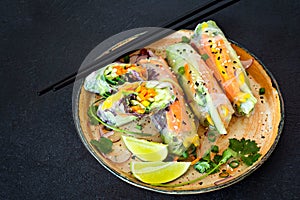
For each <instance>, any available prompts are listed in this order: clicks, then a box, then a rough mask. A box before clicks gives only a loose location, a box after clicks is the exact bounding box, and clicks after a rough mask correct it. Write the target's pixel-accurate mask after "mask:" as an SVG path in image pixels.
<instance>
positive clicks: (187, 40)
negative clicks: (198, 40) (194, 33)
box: [181, 36, 190, 43]
mask: <svg viewBox="0 0 300 200" xmlns="http://www.w3.org/2000/svg"><path fill="white" fill-rule="evenodd" d="M181 42H183V43H190V39H189V38H188V37H186V36H182V38H181Z"/></svg>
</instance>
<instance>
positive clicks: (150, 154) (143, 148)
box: [122, 136, 168, 162]
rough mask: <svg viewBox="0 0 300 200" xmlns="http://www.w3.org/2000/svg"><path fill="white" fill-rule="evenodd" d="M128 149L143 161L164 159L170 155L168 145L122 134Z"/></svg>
mask: <svg viewBox="0 0 300 200" xmlns="http://www.w3.org/2000/svg"><path fill="white" fill-rule="evenodd" d="M122 139H123V141H124V143H125V145H126V147H127V149H128V150H129V151H130V152H131V153H132V154H133V155H135V156H136V157H137V158H139V159H140V160H143V161H150V162H154V161H162V160H164V159H165V158H166V157H167V156H168V145H166V144H162V143H156V142H149V141H147V140H143V139H137V138H134V137H128V136H122Z"/></svg>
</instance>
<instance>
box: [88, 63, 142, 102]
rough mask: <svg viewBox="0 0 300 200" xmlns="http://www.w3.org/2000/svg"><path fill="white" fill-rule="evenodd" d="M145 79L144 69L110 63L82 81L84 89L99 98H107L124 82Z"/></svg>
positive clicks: (131, 65)
mask: <svg viewBox="0 0 300 200" xmlns="http://www.w3.org/2000/svg"><path fill="white" fill-rule="evenodd" d="M118 69H119V70H118ZM120 69H123V70H120ZM117 73H119V75H118V74H117ZM112 74H113V75H115V77H116V78H115V80H113V79H112V77H111V75H112ZM147 78H148V74H147V70H146V69H145V68H142V67H140V66H137V65H134V64H123V63H112V64H109V65H107V66H105V67H104V68H101V69H99V70H97V71H94V72H92V73H91V74H90V75H88V76H87V77H86V79H85V81H84V88H85V90H87V91H90V92H93V93H97V94H100V95H101V96H109V95H110V94H113V93H116V92H117V91H118V88H119V87H120V86H122V85H123V84H124V83H126V82H137V81H146V80H147ZM111 79H112V80H111ZM117 79H118V80H117Z"/></svg>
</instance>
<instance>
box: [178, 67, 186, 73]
mask: <svg viewBox="0 0 300 200" xmlns="http://www.w3.org/2000/svg"><path fill="white" fill-rule="evenodd" d="M178 73H179V74H181V75H183V74H184V73H185V70H184V67H179V68H178Z"/></svg>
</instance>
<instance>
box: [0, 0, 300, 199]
mask: <svg viewBox="0 0 300 200" xmlns="http://www.w3.org/2000/svg"><path fill="white" fill-rule="evenodd" d="M203 3H204V1H193V0H188V1H171V0H168V1H158V0H148V1H131V0H128V1H117V0H115V1H112V0H111V1H103V0H101V1H93V0H87V1H80V0H70V1H66V0H60V1H59V0H51V1H43V0H40V1H25V0H19V1H15V0H14V1H13V0H2V1H0V45H1V46H0V47H1V48H0V63H1V66H0V70H1V71H0V80H1V89H0V92H1V93H0V97H1V106H0V119H1V120H0V130H1V133H0V146H1V147H0V148H1V154H0V199H142V198H144V199H196V198H199V199H210V200H211V199H264V200H267V199H299V197H300V195H299V193H300V192H299V191H300V186H299V183H300V180H299V175H300V171H299V164H300V163H299V144H300V140H299V138H300V136H299V135H300V131H299V129H300V122H299V119H300V114H299V113H300V103H299V100H300V99H299V94H300V92H299V90H300V89H299V88H300V81H299V80H300V79H299V76H300V66H299V63H300V62H299V60H300V59H299V47H300V46H299V44H300V41H299V35H300V31H299V21H300V18H299V16H300V14H299V10H300V4H299V1H298V0H286V1H283V0H276V1H275V0H262V1H253V0H243V1H241V2H239V3H238V4H237V5H234V6H232V7H230V8H227V9H226V10H223V11H222V12H219V13H217V14H214V15H212V16H211V17H210V18H211V19H214V20H216V21H217V22H218V24H219V25H220V26H221V27H222V28H223V29H224V30H225V32H226V34H227V36H228V37H229V38H232V39H234V40H235V41H237V42H239V43H240V44H242V45H243V46H244V47H246V48H248V49H249V50H250V51H251V52H253V53H254V54H255V55H257V56H258V57H259V58H260V59H261V60H262V61H263V62H264V63H265V65H266V66H267V67H268V69H269V70H270V71H271V72H272V73H273V75H274V76H275V77H276V79H277V81H278V83H279V85H280V88H281V91H282V94H283V97H284V100H285V114H286V118H285V127H284V130H283V133H282V136H281V139H280V141H279V143H278V146H277V147H276V149H275V151H274V152H273V154H272V155H271V157H270V158H269V159H268V160H267V161H266V162H265V163H264V164H263V165H262V166H261V167H260V168H259V169H258V170H257V171H255V172H254V173H253V174H251V175H250V176H249V177H247V178H246V179H244V180H242V181H241V182H239V183H237V184H235V185H233V186H230V187H228V188H225V189H222V190H219V191H215V192H211V193H207V194H198V195H188V196H172V195H163V194H159V193H154V192H150V191H146V190H143V189H139V188H136V187H134V186H131V185H129V184H127V183H125V182H123V181H121V180H120V179H118V178H117V177H115V176H114V175H112V174H111V173H110V172H108V171H107V170H106V169H104V168H103V167H102V166H101V165H100V164H99V163H97V161H96V160H95V159H94V158H93V157H92V156H91V155H90V154H89V152H88V151H87V150H86V149H85V147H84V146H83V144H82V143H81V140H80V139H79V137H78V135H77V132H76V130H75V126H74V122H73V118H72V108H71V97H72V86H68V87H66V88H64V89H63V90H61V91H58V92H56V93H49V94H47V95H45V96H42V97H38V96H37V95H36V92H37V90H38V89H40V88H42V87H45V86H47V85H49V84H51V83H53V82H54V81H56V80H59V79H61V78H63V77H64V76H65V75H66V74H69V73H71V72H73V71H74V70H77V69H78V67H79V66H80V64H81V62H82V61H83V59H84V58H85V56H86V55H87V54H88V53H89V51H90V50H91V49H93V48H94V47H95V46H96V45H97V44H98V43H100V42H101V41H103V40H104V39H106V38H107V37H109V36H111V35H114V34H116V33H119V32H121V31H124V30H127V29H131V28H136V27H145V26H156V25H158V24H161V23H163V22H165V21H168V20H171V19H173V18H175V17H177V16H179V15H182V13H184V12H186V11H188V10H190V9H192V8H194V7H196V6H198V5H200V4H203ZM194 26H195V25H193V26H191V27H194Z"/></svg>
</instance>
